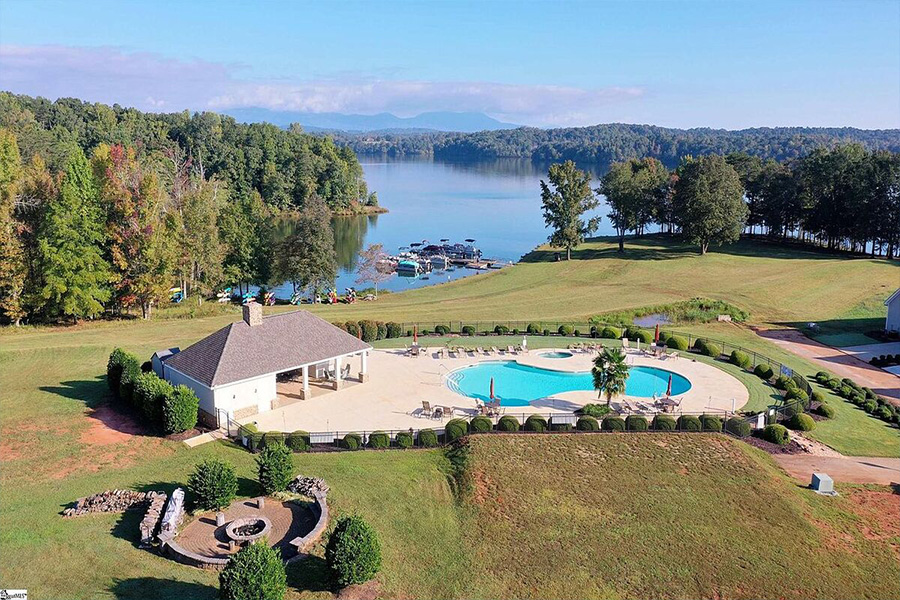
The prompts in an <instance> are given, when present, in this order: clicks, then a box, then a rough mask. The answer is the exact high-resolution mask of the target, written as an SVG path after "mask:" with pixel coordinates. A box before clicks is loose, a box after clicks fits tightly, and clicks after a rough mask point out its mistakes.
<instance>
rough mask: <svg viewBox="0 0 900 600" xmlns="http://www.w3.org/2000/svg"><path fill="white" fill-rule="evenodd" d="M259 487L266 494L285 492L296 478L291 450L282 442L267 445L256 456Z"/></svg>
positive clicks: (272, 442)
mask: <svg viewBox="0 0 900 600" xmlns="http://www.w3.org/2000/svg"><path fill="white" fill-rule="evenodd" d="M256 467H257V474H258V476H259V485H260V487H262V489H263V492H265V493H266V494H274V493H275V492H283V491H285V490H286V489H287V486H288V484H289V483H290V482H291V479H292V478H293V477H294V473H293V470H294V463H293V460H292V459H291V450H290V448H288V447H287V446H285V445H284V442H282V441H281V440H278V441H277V442H276V441H271V442H267V443H266V447H265V448H263V451H262V452H260V453H259V454H258V455H257V456H256Z"/></svg>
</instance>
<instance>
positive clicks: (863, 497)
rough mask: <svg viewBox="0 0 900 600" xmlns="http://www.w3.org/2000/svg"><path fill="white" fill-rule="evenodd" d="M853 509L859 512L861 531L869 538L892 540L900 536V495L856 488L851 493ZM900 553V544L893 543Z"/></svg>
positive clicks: (850, 498)
mask: <svg viewBox="0 0 900 600" xmlns="http://www.w3.org/2000/svg"><path fill="white" fill-rule="evenodd" d="M849 500H850V502H851V503H852V504H853V511H854V512H855V513H856V514H858V515H859V516H860V517H861V519H862V523H860V528H859V530H860V532H862V534H863V536H865V538H866V539H869V540H878V541H881V540H890V539H896V538H898V537H900V520H898V519H897V515H898V514H900V496H898V495H897V494H894V493H891V492H881V491H875V490H854V491H853V492H852V493H851V494H850V495H849ZM892 547H893V548H894V550H895V551H896V552H898V554H900V546H898V545H897V544H892Z"/></svg>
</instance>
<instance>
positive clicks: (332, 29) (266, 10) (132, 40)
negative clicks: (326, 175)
mask: <svg viewBox="0 0 900 600" xmlns="http://www.w3.org/2000/svg"><path fill="white" fill-rule="evenodd" d="M0 88H2V89H8V90H12V91H15V92H18V93H29V94H40V95H44V96H47V97H51V98H55V97H59V96H75V97H80V98H83V99H86V100H92V101H103V102H118V103H120V104H123V105H131V106H137V107H139V108H142V109H148V110H164V111H174V110H181V109H184V108H189V109H192V110H203V109H215V110H222V109H228V108H235V107H241V106H261V107H266V108H272V109H276V110H279V109H282V110H306V111H313V112H344V113H364V114H371V113H376V112H382V111H387V112H393V113H395V114H397V115H400V116H410V115H414V114H418V113H419V112H424V111H429V110H467V111H468V110H471V111H478V112H485V113H487V114H490V115H491V116H494V117H497V118H500V119H503V120H506V121H511V122H515V123H522V124H529V125H537V126H567V125H588V124H594V123H604V122H630V123H653V124H657V125H664V126H673V127H699V126H709V127H725V128H729V129H735V128H743V127H753V126H783V125H803V126H816V125H823V126H855V127H865V128H886V127H891V128H894V127H900V2H898V1H897V0H883V1H871V2H867V1H857V2H821V1H820V2H738V1H730V2H724V1H723V2H699V1H698V2H687V1H683V2H678V1H668V2H600V1H595V2H553V3H550V2H523V1H521V0H519V1H510V2H501V1H497V2H479V3H470V2H438V1H431V2H371V1H370V2H352V3H351V2H346V3H337V2H317V3H299V2H290V3H287V2H285V3H281V2H256V3H250V2H234V1H219V2H91V1H82V2H42V1H39V0H37V1H28V2H26V1H21V0H3V1H2V2H0Z"/></svg>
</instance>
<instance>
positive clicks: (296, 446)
mask: <svg viewBox="0 0 900 600" xmlns="http://www.w3.org/2000/svg"><path fill="white" fill-rule="evenodd" d="M285 444H287V447H288V448H290V449H291V450H293V451H294V452H306V451H307V450H309V449H310V443H309V432H308V431H303V430H301V429H298V430H297V431H294V432H292V433H291V434H290V435H288V436H287V439H286V440H285Z"/></svg>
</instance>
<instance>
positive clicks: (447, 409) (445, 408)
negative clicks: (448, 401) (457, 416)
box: [438, 406, 455, 417]
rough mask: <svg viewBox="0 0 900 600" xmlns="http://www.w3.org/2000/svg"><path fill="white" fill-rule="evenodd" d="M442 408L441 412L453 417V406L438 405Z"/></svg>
mask: <svg viewBox="0 0 900 600" xmlns="http://www.w3.org/2000/svg"><path fill="white" fill-rule="evenodd" d="M438 408H439V409H441V414H442V415H443V416H445V417H452V416H453V413H454V412H455V410H454V408H453V407H452V406H438Z"/></svg>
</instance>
